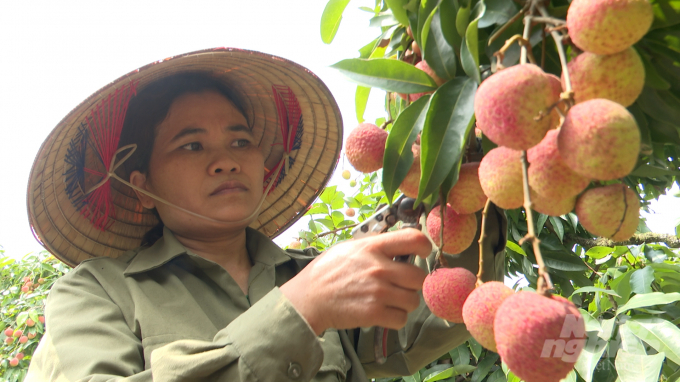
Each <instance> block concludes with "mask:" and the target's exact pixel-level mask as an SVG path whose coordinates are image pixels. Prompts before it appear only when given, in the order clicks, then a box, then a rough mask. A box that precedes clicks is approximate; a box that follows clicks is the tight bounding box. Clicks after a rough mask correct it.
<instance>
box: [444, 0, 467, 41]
mask: <svg viewBox="0 0 680 382" xmlns="http://www.w3.org/2000/svg"><path fill="white" fill-rule="evenodd" d="M439 12H440V13H441V17H440V19H441V20H456V14H457V9H456V4H454V1H451V0H444V1H442V2H441V3H440V4H439ZM441 27H442V33H443V34H444V38H446V41H448V42H449V45H451V46H452V47H453V50H454V52H460V45H461V43H462V41H463V38H462V37H461V36H463V35H464V34H465V33H458V31H457V30H456V24H455V23H452V22H445V23H441ZM465 27H467V23H466V25H465ZM463 32H465V29H463Z"/></svg>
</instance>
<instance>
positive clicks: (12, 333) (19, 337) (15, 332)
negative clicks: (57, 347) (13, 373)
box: [3, 316, 45, 367]
mask: <svg viewBox="0 0 680 382" xmlns="http://www.w3.org/2000/svg"><path fill="white" fill-rule="evenodd" d="M38 320H39V321H40V323H42V324H44V323H45V316H38ZM35 324H36V323H35V321H33V320H32V319H30V318H28V319H26V323H25V324H24V325H25V327H24V326H21V327H20V328H24V329H26V330H22V329H20V328H11V327H9V328H6V329H5V331H4V332H3V333H4V334H5V344H6V345H12V344H13V343H14V341H15V340H16V341H18V342H19V344H25V343H27V342H28V340H32V339H34V338H35V337H36V333H35V331H34V330H31V331H28V328H32V327H34V326H35ZM23 358H24V353H22V352H17V353H15V354H14V356H13V357H12V358H10V359H9V365H10V366H12V367H14V366H17V365H19V361H21V360H22V359H23Z"/></svg>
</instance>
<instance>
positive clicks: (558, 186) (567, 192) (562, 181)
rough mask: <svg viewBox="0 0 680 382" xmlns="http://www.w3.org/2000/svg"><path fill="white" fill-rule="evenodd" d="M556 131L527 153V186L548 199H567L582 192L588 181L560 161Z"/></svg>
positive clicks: (548, 134) (549, 132)
mask: <svg viewBox="0 0 680 382" xmlns="http://www.w3.org/2000/svg"><path fill="white" fill-rule="evenodd" d="M558 134H559V131H558V130H550V131H548V133H547V134H546V135H545V138H543V140H542V141H541V143H539V144H538V145H536V146H534V147H532V148H530V149H529V150H528V151H527V160H528V161H529V164H530V166H529V170H528V175H529V185H530V186H531V188H532V189H533V190H534V191H536V192H537V193H539V194H541V195H542V196H544V197H545V198H548V199H560V200H562V199H567V198H570V197H573V196H576V195H578V194H579V193H580V192H581V191H583V190H584V189H585V188H586V187H587V186H588V184H589V183H590V180H589V179H587V178H586V177H584V176H583V175H580V174H578V173H576V172H575V171H574V170H572V169H571V168H570V167H569V166H567V164H566V163H564V161H563V160H562V157H561V156H560V153H559V150H558V149H557V136H558Z"/></svg>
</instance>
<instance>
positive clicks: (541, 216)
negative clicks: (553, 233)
mask: <svg viewBox="0 0 680 382" xmlns="http://www.w3.org/2000/svg"><path fill="white" fill-rule="evenodd" d="M547 220H548V215H546V214H541V213H539V214H538V218H537V219H536V232H541V231H542V230H543V226H544V225H545V222H546V221H547Z"/></svg>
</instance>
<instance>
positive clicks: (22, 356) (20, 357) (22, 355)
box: [14, 352, 24, 361]
mask: <svg viewBox="0 0 680 382" xmlns="http://www.w3.org/2000/svg"><path fill="white" fill-rule="evenodd" d="M14 358H16V359H18V360H19V361H21V360H22V359H24V353H21V352H19V353H17V355H15V356H14Z"/></svg>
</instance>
